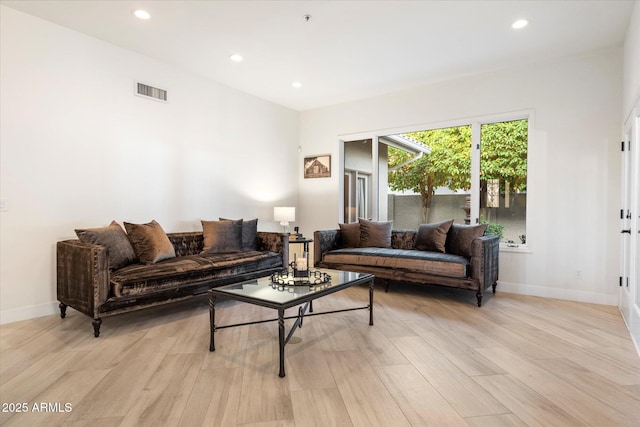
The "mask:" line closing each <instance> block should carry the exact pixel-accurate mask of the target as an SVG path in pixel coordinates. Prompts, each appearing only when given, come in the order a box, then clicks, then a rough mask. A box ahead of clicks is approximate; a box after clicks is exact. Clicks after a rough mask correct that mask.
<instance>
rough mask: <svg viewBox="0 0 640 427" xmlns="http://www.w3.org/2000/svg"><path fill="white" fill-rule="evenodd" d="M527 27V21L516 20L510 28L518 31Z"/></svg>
mask: <svg viewBox="0 0 640 427" xmlns="http://www.w3.org/2000/svg"><path fill="white" fill-rule="evenodd" d="M527 25H529V21H527V20H526V19H518V20H517V21H516V22H514V23H513V24H511V28H513V29H514V30H519V29H521V28H524V27H526V26H527Z"/></svg>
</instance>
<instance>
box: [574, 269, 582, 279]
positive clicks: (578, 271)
mask: <svg viewBox="0 0 640 427" xmlns="http://www.w3.org/2000/svg"><path fill="white" fill-rule="evenodd" d="M575 278H576V279H577V280H581V279H582V270H576V276H575Z"/></svg>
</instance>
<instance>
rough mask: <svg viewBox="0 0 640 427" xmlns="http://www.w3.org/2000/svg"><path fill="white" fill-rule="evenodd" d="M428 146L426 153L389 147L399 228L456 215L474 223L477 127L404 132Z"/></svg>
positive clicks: (393, 212)
mask: <svg viewBox="0 0 640 427" xmlns="http://www.w3.org/2000/svg"><path fill="white" fill-rule="evenodd" d="M403 136H404V137H408V138H410V139H412V140H415V141H417V142H419V143H421V144H423V145H425V146H427V147H428V148H429V149H430V150H431V152H430V153H429V154H424V155H423V156H422V157H417V155H415V154H412V153H408V152H407V151H403V150H400V149H397V148H393V147H389V174H388V179H389V189H390V192H389V196H388V201H389V203H388V205H389V218H390V219H393V221H394V224H393V226H394V228H396V229H398V228H406V229H415V228H416V227H417V226H418V225H419V224H424V223H429V222H438V221H445V220H450V219H452V218H453V219H454V222H456V223H458V224H464V223H465V222H468V215H469V210H468V209H469V199H468V197H469V194H470V193H469V188H470V186H471V126H459V127H453V128H444V129H432V130H426V131H420V132H412V133H407V134H405V135H403Z"/></svg>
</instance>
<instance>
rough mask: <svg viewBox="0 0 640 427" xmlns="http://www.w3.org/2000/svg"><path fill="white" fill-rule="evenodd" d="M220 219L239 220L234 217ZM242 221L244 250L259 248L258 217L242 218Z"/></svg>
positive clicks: (221, 219)
mask: <svg viewBox="0 0 640 427" xmlns="http://www.w3.org/2000/svg"><path fill="white" fill-rule="evenodd" d="M220 221H237V220H233V219H227V218H220ZM240 221H242V249H241V250H242V251H243V252H247V251H257V250H258V218H255V219H250V220H248V221H247V220H246V219H241V220H240Z"/></svg>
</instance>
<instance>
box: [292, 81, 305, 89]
mask: <svg viewBox="0 0 640 427" xmlns="http://www.w3.org/2000/svg"><path fill="white" fill-rule="evenodd" d="M291 86H293V87H295V88H296V89H299V88H301V87H302V83H300V82H293V83H291Z"/></svg>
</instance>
